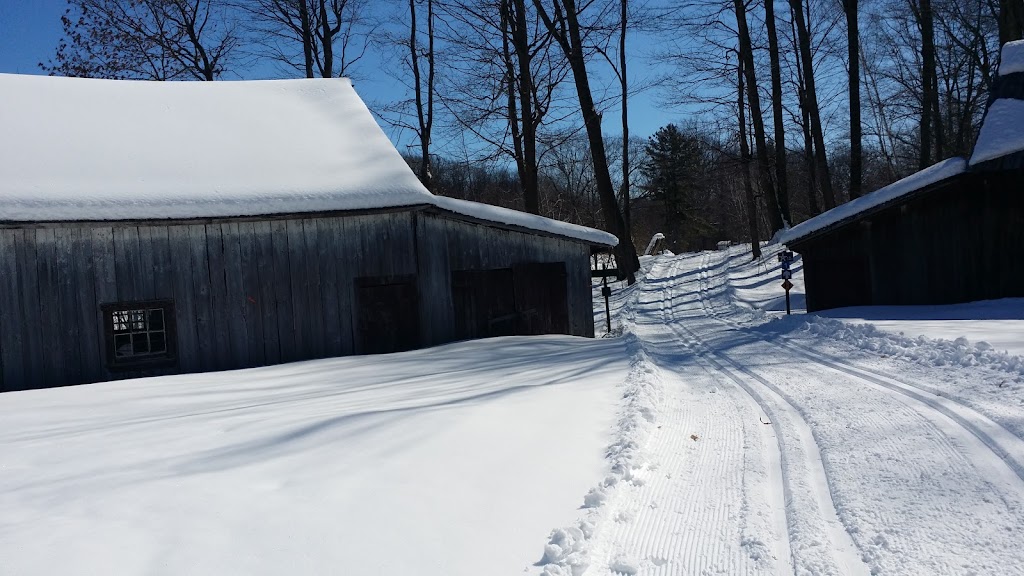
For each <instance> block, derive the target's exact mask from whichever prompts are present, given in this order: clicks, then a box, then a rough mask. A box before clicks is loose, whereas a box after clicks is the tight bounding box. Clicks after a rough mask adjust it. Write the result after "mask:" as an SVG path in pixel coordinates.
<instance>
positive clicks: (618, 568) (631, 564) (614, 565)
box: [608, 554, 640, 576]
mask: <svg viewBox="0 0 1024 576" xmlns="http://www.w3.org/2000/svg"><path fill="white" fill-rule="evenodd" d="M608 569H610V570H611V571H612V572H616V573H619V574H627V575H629V576H632V575H633V574H636V573H637V572H639V571H640V563H639V562H637V561H636V560H635V559H633V558H630V557H628V556H625V555H621V554H620V555H619V556H617V557H616V558H615V559H614V560H612V561H611V564H609V565H608Z"/></svg>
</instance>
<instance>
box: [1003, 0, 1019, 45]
mask: <svg viewBox="0 0 1024 576" xmlns="http://www.w3.org/2000/svg"><path fill="white" fill-rule="evenodd" d="M1021 38H1024V0H999V45H1000V46H1002V45H1003V44H1006V43H1007V42H1013V41H1014V40H1020V39H1021Z"/></svg>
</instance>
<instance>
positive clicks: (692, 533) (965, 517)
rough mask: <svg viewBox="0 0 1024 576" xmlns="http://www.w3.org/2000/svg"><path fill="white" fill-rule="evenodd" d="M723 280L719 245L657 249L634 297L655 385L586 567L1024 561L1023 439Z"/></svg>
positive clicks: (916, 569)
mask: <svg viewBox="0 0 1024 576" xmlns="http://www.w3.org/2000/svg"><path fill="white" fill-rule="evenodd" d="M729 275H730V270H729V262H728V260H727V256H726V255H725V254H724V253H715V252H707V253H701V254H697V255H683V256H679V257H661V258H658V259H657V260H656V261H655V263H654V266H653V268H652V269H651V270H650V272H649V273H648V274H647V277H646V279H645V280H644V281H643V284H642V286H640V288H639V290H638V292H637V293H636V299H635V301H634V302H633V304H632V305H631V307H630V308H631V310H629V312H628V314H629V316H630V317H631V318H632V322H631V331H632V332H633V335H634V336H635V338H636V339H637V345H638V346H639V347H640V348H641V349H642V350H643V351H644V353H645V354H646V356H645V361H647V362H648V363H649V364H650V367H649V368H648V370H649V371H650V372H651V377H652V378H657V379H658V383H659V386H660V389H661V390H662V397H661V398H660V403H659V405H658V409H657V414H656V418H654V419H653V421H654V424H656V428H655V429H653V430H652V431H651V432H650V434H649V435H648V436H647V439H646V441H645V442H643V445H642V447H641V449H642V451H643V453H644V457H643V458H642V459H638V460H637V462H643V464H642V465H641V466H639V467H638V468H636V469H635V470H633V471H632V473H631V474H630V475H629V478H627V481H625V482H621V483H619V484H618V485H617V486H616V487H615V489H614V490H612V491H610V492H609V497H608V499H607V501H606V502H605V504H604V507H603V509H602V512H601V514H600V518H601V520H600V521H599V522H598V523H597V526H596V529H595V530H594V534H593V540H592V541H591V547H590V555H589V565H590V567H589V569H588V570H587V574H626V575H631V574H838V575H844V576H845V575H855V574H856V575H860V574H899V575H903V574H913V575H917V574H919V575H925V574H929V575H930V574H1024V547H1021V546H1020V545H1019V542H1020V540H1021V536H1022V535H1024V529H1022V527H1024V440H1022V439H1021V438H1019V437H1018V436H1016V435H1014V434H1013V433H1012V432H1010V430H1009V429H1008V428H1006V427H1004V426H1003V425H1001V424H1000V423H998V422H997V421H996V420H994V419H991V418H989V417H988V416H986V415H985V414H983V413H982V412H979V411H978V410H976V409H974V408H972V407H971V406H969V405H967V404H966V403H963V402H958V401H956V400H954V399H951V398H948V397H946V396H939V395H936V394H935V393H934V392H933V391H932V389H931V388H930V387H929V386H928V385H927V384H926V383H922V382H919V381H911V380H908V379H906V378H903V377H901V375H900V374H898V373H897V374H891V373H885V372H883V371H880V370H879V369H878V365H877V363H876V364H874V367H869V366H862V365H858V363H857V362H855V361H852V360H848V359H844V358H840V357H837V356H835V355H834V354H831V355H830V354H825V353H822V352H820V351H818V350H815V349H814V348H812V347H809V346H808V345H807V344H806V343H805V342H797V341H795V340H792V339H790V338H786V337H785V336H783V335H779V334H773V333H771V332H769V331H765V330H759V329H758V326H759V325H760V324H762V319H763V316H762V315H760V314H758V313H756V312H755V313H753V314H752V313H751V311H750V310H749V309H743V308H742V307H741V306H739V305H738V304H737V303H736V301H735V294H734V291H733V288H732V286H731V285H730V284H729ZM833 352H835V350H834V349H833Z"/></svg>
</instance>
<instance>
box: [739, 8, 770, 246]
mask: <svg viewBox="0 0 1024 576" xmlns="http://www.w3.org/2000/svg"><path fill="white" fill-rule="evenodd" d="M767 1H768V2H771V0H767ZM737 60H738V62H737V63H736V73H737V79H736V86H737V91H736V92H737V95H736V112H737V119H738V120H739V129H740V130H739V140H740V166H741V167H742V170H743V192H744V198H746V201H747V230H748V233H749V235H750V250H751V256H752V258H753V259H754V260H757V259H758V258H760V257H761V238H760V235H759V234H758V230H757V202H756V201H755V200H754V186H753V184H752V183H751V182H750V146H748V145H747V119H746V116H745V114H744V108H745V107H746V104H745V103H744V101H743V59H742V58H737Z"/></svg>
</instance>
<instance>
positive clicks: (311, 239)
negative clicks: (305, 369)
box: [299, 218, 325, 358]
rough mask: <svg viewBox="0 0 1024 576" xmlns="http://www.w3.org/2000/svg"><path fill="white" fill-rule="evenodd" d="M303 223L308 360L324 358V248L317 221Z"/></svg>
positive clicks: (303, 272)
mask: <svg viewBox="0 0 1024 576" xmlns="http://www.w3.org/2000/svg"><path fill="white" fill-rule="evenodd" d="M300 222H301V223H302V236H303V237H302V246H303V250H302V252H303V255H304V258H303V263H302V267H301V269H300V272H299V273H300V274H301V275H302V277H303V279H304V281H305V285H306V298H305V301H306V303H307V309H306V317H305V319H304V320H305V321H304V325H305V332H306V336H305V338H306V354H305V355H304V357H306V358H323V357H324V356H325V343H324V305H323V298H322V296H321V294H320V258H319V252H320V251H321V250H323V247H321V246H319V245H318V240H319V234H318V230H317V220H315V219H313V218H307V219H304V220H301V221H300Z"/></svg>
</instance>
